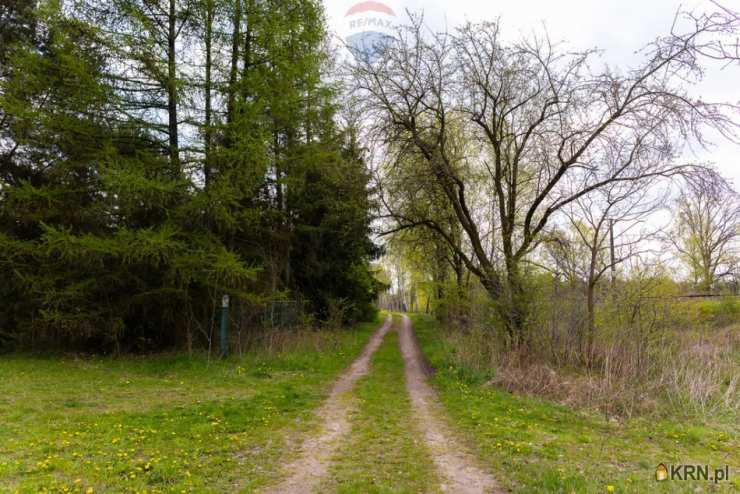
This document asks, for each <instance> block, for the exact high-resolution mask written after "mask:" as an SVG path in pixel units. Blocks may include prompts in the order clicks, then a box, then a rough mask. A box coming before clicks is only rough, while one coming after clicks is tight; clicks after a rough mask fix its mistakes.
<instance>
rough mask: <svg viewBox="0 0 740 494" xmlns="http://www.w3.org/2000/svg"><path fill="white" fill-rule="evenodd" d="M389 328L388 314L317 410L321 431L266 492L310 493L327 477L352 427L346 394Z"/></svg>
mask: <svg viewBox="0 0 740 494" xmlns="http://www.w3.org/2000/svg"><path fill="white" fill-rule="evenodd" d="M390 327H391V318H390V317H388V318H387V319H386V320H385V322H384V323H383V325H382V326H381V327H380V328H378V330H377V331H375V333H374V334H373V335H372V336H371V337H370V340H369V341H368V343H367V345H365V348H364V349H363V351H362V353H361V354H360V356H359V357H357V360H355V361H354V362H353V363H352V365H351V366H350V367H349V369H347V370H346V371H345V372H344V374H342V376H341V377H340V378H339V379H338V380H337V382H336V383H335V384H334V387H333V388H332V391H331V394H330V395H329V398H327V400H326V401H325V402H324V404H323V405H322V406H321V408H319V409H318V410H317V411H316V414H317V415H318V416H319V419H320V421H321V432H320V433H319V434H318V435H317V436H313V437H310V438H308V439H306V441H305V442H304V443H303V445H302V446H301V449H300V452H299V454H298V458H297V459H296V460H295V461H293V462H291V463H290V464H288V465H287V466H286V467H285V472H286V474H287V477H286V478H285V479H284V480H283V481H282V482H280V483H279V484H277V485H275V486H273V487H271V488H269V489H267V490H265V492H266V493H267V494H309V493H312V492H314V491H315V490H316V489H317V487H318V486H319V484H320V483H321V481H322V480H323V479H324V478H325V477H326V475H327V473H328V468H329V464H330V460H331V457H332V456H333V455H334V453H335V452H336V450H337V448H338V447H339V446H340V444H341V439H342V438H343V437H344V436H346V435H347V434H348V433H349V431H350V430H351V427H350V423H349V416H350V413H351V412H352V409H353V404H352V401H351V400H350V397H349V396H347V395H348V393H349V391H351V390H352V388H353V387H354V385H355V383H356V382H357V380H358V379H360V378H361V377H362V376H364V375H366V374H367V373H368V371H369V370H370V358H371V357H372V355H373V354H374V353H375V352H376V351H377V349H378V348H379V347H380V344H381V343H382V342H383V338H384V337H385V335H386V333H388V330H389V329H390Z"/></svg>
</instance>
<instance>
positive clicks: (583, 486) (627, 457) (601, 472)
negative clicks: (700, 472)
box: [413, 315, 740, 494]
mask: <svg viewBox="0 0 740 494" xmlns="http://www.w3.org/2000/svg"><path fill="white" fill-rule="evenodd" d="M413 319H414V328H415V330H416V332H417V334H418V337H419V341H420V344H421V347H422V349H423V351H424V353H425V354H426V355H427V357H428V358H429V360H430V362H431V363H432V365H433V366H434V367H435V368H436V369H437V372H436V373H435V376H434V378H433V383H434V385H435V387H436V388H437V390H438V392H439V394H440V398H441V400H442V402H443V403H444V405H445V407H446V409H447V411H448V413H449V414H450V416H451V417H452V419H453V421H454V422H455V423H456V424H457V426H458V428H460V429H461V431H462V432H463V433H464V435H465V437H466V440H467V441H468V442H469V443H470V444H471V445H473V446H474V447H475V449H476V450H477V452H478V454H479V455H480V457H481V458H482V460H483V461H484V462H485V464H487V465H489V467H490V468H491V470H492V472H493V473H495V474H496V476H497V478H498V480H499V482H500V483H501V484H502V485H503V486H505V487H507V488H508V489H510V490H511V491H512V492H517V493H519V492H523V493H571V492H577V493H581V492H588V493H591V492H593V493H600V492H609V491H608V488H609V486H612V487H611V488H612V489H613V492H618V493H635V494H637V493H654V492H655V493H664V492H677V493H678V492H680V493H683V492H686V493H689V492H691V493H694V492H737V491H738V490H740V437H739V436H738V434H739V433H740V427H739V425H738V423H737V422H736V421H728V422H716V423H709V424H707V423H699V422H694V423H688V422H685V421H679V420H675V421H671V420H668V419H661V420H659V421H657V422H652V421H650V420H648V419H644V418H643V419H633V420H629V421H626V422H624V423H617V422H612V421H607V420H604V418H603V417H601V416H597V415H592V414H587V413H583V412H576V411H573V410H571V409H568V408H566V407H563V406H559V405H557V404H554V403H550V402H546V401H543V400H539V399H534V398H529V397H523V396H515V395H512V394H510V393H507V392H504V391H500V390H497V389H495V388H492V387H490V386H488V385H486V379H485V376H482V375H479V374H477V373H476V372H474V371H470V370H469V369H461V368H457V367H455V364H453V363H452V362H454V360H453V359H451V358H450V355H449V348H448V347H447V346H446V344H445V342H444V338H442V337H441V335H440V328H439V325H438V324H437V323H436V322H435V321H434V320H433V319H431V318H429V317H426V316H421V315H419V316H414V317H413ZM660 462H665V463H666V464H701V465H704V464H708V465H710V466H711V467H721V466H724V465H729V468H730V477H731V482H724V483H720V484H716V485H715V484H713V483H712V482H705V481H677V480H673V481H666V482H661V483H658V482H655V480H653V479H654V474H655V468H656V466H657V465H658V463H660Z"/></svg>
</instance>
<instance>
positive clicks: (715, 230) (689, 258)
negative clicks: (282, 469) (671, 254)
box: [669, 181, 740, 292]
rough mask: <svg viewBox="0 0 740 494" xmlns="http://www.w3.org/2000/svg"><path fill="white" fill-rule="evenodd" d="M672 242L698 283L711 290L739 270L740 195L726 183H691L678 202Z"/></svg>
mask: <svg viewBox="0 0 740 494" xmlns="http://www.w3.org/2000/svg"><path fill="white" fill-rule="evenodd" d="M676 209H677V215H676V219H675V226H674V230H673V234H672V235H671V236H670V237H669V239H670V242H671V243H672V244H673V246H674V247H675V249H676V250H677V251H678V253H679V256H680V258H681V259H682V260H683V262H684V263H685V264H686V266H687V267H688V269H689V272H690V273H691V278H692V279H693V281H694V285H695V286H696V287H697V288H698V289H699V290H700V291H702V292H709V291H710V290H711V289H712V287H713V286H714V285H715V283H716V282H717V281H718V280H720V279H721V278H723V277H725V276H731V275H733V274H734V273H735V270H736V269H737V263H738V245H737V242H738V239H740V198H738V195H737V193H736V192H735V191H734V190H732V188H731V187H730V185H729V184H727V183H725V182H706V181H704V182H689V183H688V184H687V185H686V188H685V189H684V190H683V191H682V193H681V195H680V197H679V198H678V200H677V201H676Z"/></svg>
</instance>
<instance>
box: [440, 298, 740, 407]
mask: <svg viewBox="0 0 740 494" xmlns="http://www.w3.org/2000/svg"><path fill="white" fill-rule="evenodd" d="M536 300H537V303H536V305H535V306H534V307H533V314H534V317H533V319H532V321H531V324H530V329H529V331H530V334H529V336H530V337H529V342H530V343H529V345H528V346H526V347H525V348H521V349H518V350H517V351H511V350H505V349H504V348H505V346H504V345H503V344H501V343H499V342H500V339H499V338H497V337H496V334H497V332H496V329H495V328H496V326H497V325H498V324H497V322H496V320H495V317H494V316H492V314H493V311H484V310H481V309H480V308H478V309H477V312H476V314H475V317H469V318H468V320H469V321H470V322H469V323H468V324H459V323H455V322H454V321H448V322H449V324H447V327H448V330H447V332H446V334H445V335H444V338H445V340H446V342H447V346H448V348H449V355H450V357H449V358H450V359H452V360H454V362H455V364H456V365H457V366H458V367H460V368H463V369H467V370H468V372H471V373H475V374H476V375H479V376H480V375H489V376H490V382H491V384H492V385H495V386H499V387H502V388H504V389H506V390H508V391H511V392H516V393H524V394H531V395H538V396H543V397H546V398H548V399H552V400H555V401H558V402H561V403H564V404H567V405H570V406H573V407H578V408H588V409H593V410H599V411H601V412H602V413H604V414H605V415H607V416H609V417H630V416H634V415H645V414H657V415H671V416H677V415H678V416H686V417H697V416H708V415H728V416H735V417H736V416H738V415H740V303H738V301H737V300H735V299H731V298H727V299H720V300H686V299H675V298H670V297H658V296H655V290H654V287H653V286H650V284H640V283H635V284H632V285H627V284H625V285H623V286H620V287H619V290H614V291H612V292H605V293H602V294H601V299H600V302H599V309H598V313H597V317H596V320H597V324H596V331H595V334H594V347H593V349H592V355H591V357H590V358H589V360H588V363H584V359H583V355H582V348H581V347H580V345H579V334H580V333H579V332H580V331H582V329H583V326H582V324H584V322H585V321H586V314H585V309H584V307H585V304H584V303H583V299H582V297H581V296H580V294H579V292H578V290H574V289H563V288H562V287H560V288H558V289H557V290H550V291H549V292H548V291H546V290H542V291H541V292H540V293H537V298H536Z"/></svg>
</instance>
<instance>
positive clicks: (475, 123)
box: [349, 17, 738, 344]
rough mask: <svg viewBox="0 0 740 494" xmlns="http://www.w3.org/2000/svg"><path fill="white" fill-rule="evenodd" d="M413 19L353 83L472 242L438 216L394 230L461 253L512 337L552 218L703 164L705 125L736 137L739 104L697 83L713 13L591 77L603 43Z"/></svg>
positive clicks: (379, 130)
mask: <svg viewBox="0 0 740 494" xmlns="http://www.w3.org/2000/svg"><path fill="white" fill-rule="evenodd" d="M412 20H413V23H412V25H411V26H410V27H408V28H404V29H402V30H401V31H400V32H399V34H398V37H397V39H396V41H395V42H394V43H392V44H390V45H389V46H388V47H387V49H386V51H385V53H384V55H383V56H382V57H380V59H379V60H375V59H373V60H370V59H362V58H361V57H360V58H358V59H357V62H356V63H354V64H353V65H352V66H351V67H350V68H349V70H350V74H351V77H352V80H351V83H352V84H353V87H355V88H357V92H358V93H359V95H360V96H361V97H362V98H361V99H362V101H364V104H365V111H366V113H367V115H368V117H369V120H370V121H371V122H372V126H373V131H374V132H375V133H376V135H378V136H380V137H382V139H383V140H384V141H385V142H386V143H387V144H390V145H391V146H389V148H388V152H389V153H392V152H394V150H398V149H402V150H407V149H410V148H413V149H414V150H415V151H416V152H417V153H418V154H419V155H420V156H421V157H422V161H423V164H424V166H423V169H420V170H419V176H420V177H421V179H420V180H421V182H423V183H431V184H433V185H432V186H433V187H434V188H435V190H437V191H439V192H440V196H441V197H442V199H443V200H444V201H446V202H447V204H448V205H449V207H450V209H451V210H452V211H453V212H454V215H455V218H456V220H457V221H458V222H459V224H460V227H461V229H462V231H463V233H464V238H465V242H464V243H463V244H462V247H460V246H459V244H455V242H452V241H451V240H452V239H450V238H448V235H447V234H446V232H445V231H444V229H443V228H441V227H440V226H439V225H438V224H437V223H436V222H435V220H434V218H414V219H413V221H409V220H408V218H404V217H400V216H399V217H397V218H395V220H396V223H397V224H396V226H395V229H399V228H412V227H425V228H429V229H431V230H432V231H435V232H436V233H437V234H439V235H440V236H441V237H442V238H444V239H445V240H446V241H448V243H450V246H451V248H453V249H457V252H458V255H459V256H460V258H461V259H462V260H463V262H464V264H465V266H466V267H467V269H469V270H470V271H471V272H472V273H474V274H475V275H476V276H477V277H478V278H479V279H480V281H481V283H482V285H483V286H484V287H485V289H486V290H487V291H488V292H489V293H490V295H491V297H492V298H493V299H494V300H495V301H496V302H497V305H498V307H499V312H500V314H501V316H502V319H503V321H504V324H505V326H506V329H507V333H508V335H509V337H510V342H511V343H513V344H517V343H519V342H520V341H522V335H523V334H524V332H523V329H524V328H525V323H526V320H527V313H528V310H529V309H528V297H527V295H526V293H525V292H526V289H525V286H524V282H523V277H522V274H521V264H522V262H523V260H524V259H525V258H526V256H527V255H528V254H529V253H530V252H531V251H532V250H533V249H535V248H536V247H537V246H538V245H539V244H540V242H541V241H542V238H543V234H544V233H545V232H546V228H547V227H548V224H549V222H550V220H551V218H552V217H553V215H554V214H555V213H557V212H558V211H561V210H562V209H563V208H565V207H567V206H568V205H570V204H573V203H574V202H575V201H578V200H579V199H581V198H584V197H586V196H588V195H590V194H592V193H595V192H596V191H598V190H600V189H602V188H604V187H606V186H609V185H610V184H613V183H632V182H641V181H644V180H652V179H656V178H659V177H674V176H676V175H679V174H687V173H695V172H697V171H700V169H701V167H699V166H695V165H691V164H681V163H679V162H678V157H679V155H680V152H681V146H682V143H683V142H684V141H693V142H695V143H699V144H703V143H704V138H703V133H704V131H705V130H706V129H708V128H709V129H712V130H713V131H716V132H719V133H720V134H722V135H724V136H726V137H728V138H731V139H733V138H734V137H735V135H736V130H737V127H738V125H737V124H736V122H735V120H734V119H735V117H736V114H737V110H738V108H737V107H736V106H733V105H731V104H727V103H707V102H704V101H701V100H697V99H695V98H692V97H691V96H690V94H689V92H688V90H687V89H686V86H687V81H688V80H692V79H698V78H700V77H701V74H702V66H701V63H700V59H701V49H702V48H703V47H704V46H705V45H704V42H700V40H701V39H702V36H704V35H705V34H711V33H712V32H714V30H716V29H719V27H718V26H717V25H716V23H715V22H714V20H713V18H712V17H706V18H704V19H703V20H702V21H701V22H699V21H697V22H698V23H697V25H696V26H695V27H694V28H693V29H692V30H691V31H690V32H689V33H687V34H683V35H677V34H672V35H669V36H666V37H663V38H659V39H657V40H656V41H654V42H653V43H651V44H650V45H648V46H647V47H646V48H645V49H644V52H643V53H644V56H645V61H644V63H642V64H641V65H640V66H638V67H636V68H634V69H631V70H627V71H623V72H616V71H612V70H610V69H603V70H600V71H594V70H593V68H592V59H593V57H594V55H595V53H596V52H595V51H593V50H588V51H582V52H572V51H566V50H564V49H562V48H561V47H559V46H557V45H554V44H553V43H551V42H550V40H549V39H548V38H547V37H542V38H530V39H523V40H521V41H518V42H515V43H508V42H504V41H503V40H502V39H501V36H500V33H499V26H498V24H496V23H491V22H487V23H481V24H467V25H465V26H463V27H461V28H460V29H458V30H457V31H456V32H455V33H454V34H450V33H441V34H435V33H430V32H428V31H427V30H426V29H425V28H424V26H423V22H422V21H421V20H420V19H418V18H413V19H412ZM460 128H462V129H463V131H464V132H465V133H466V135H467V136H468V138H469V139H470V140H471V141H473V142H475V143H476V144H477V152H476V153H475V155H473V156H468V157H467V158H466V160H465V166H461V164H460V161H459V160H457V159H455V157H454V156H453V153H451V150H450V142H451V138H450V136H451V135H453V134H451V132H453V131H454V132H458V131H459V129H460ZM607 154H608V155H609V156H610V157H611V158H612V159H611V160H609V161H607V160H604V159H601V158H603V157H604V156H605V155H607ZM399 163H401V161H399ZM471 176H472V177H475V178H474V179H471V178H470V177H471ZM475 180H484V181H485V182H486V184H485V187H484V188H485V189H486V190H490V191H492V193H491V195H490V197H489V198H488V199H489V204H490V207H489V209H490V210H492V211H494V212H495V215H496V218H495V223H496V225H497V232H496V239H497V240H496V242H497V251H499V252H500V253H501V258H502V259H503V262H501V263H499V262H496V259H494V256H493V254H492V250H491V249H487V248H486V245H485V234H484V233H483V232H484V230H485V229H487V228H488V226H489V225H486V224H484V223H482V222H481V215H480V214H479V211H478V210H477V208H476V205H474V204H472V203H471V193H470V191H471V189H472V188H475V187H476V184H475V182H474V181H475ZM478 188H480V187H478ZM453 244H455V245H453Z"/></svg>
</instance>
